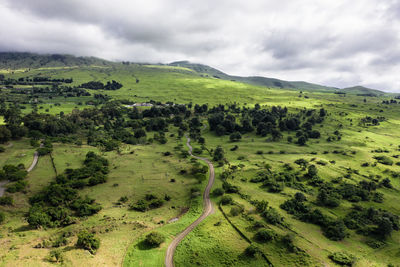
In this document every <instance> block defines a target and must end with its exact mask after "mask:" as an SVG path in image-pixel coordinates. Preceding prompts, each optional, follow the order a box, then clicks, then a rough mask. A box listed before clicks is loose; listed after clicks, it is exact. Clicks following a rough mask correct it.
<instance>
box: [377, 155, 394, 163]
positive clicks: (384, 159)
mask: <svg viewBox="0 0 400 267" xmlns="http://www.w3.org/2000/svg"><path fill="white" fill-rule="evenodd" d="M374 159H376V160H377V161H378V162H379V163H381V164H384V165H393V160H391V159H390V158H389V157H386V156H375V157H374Z"/></svg>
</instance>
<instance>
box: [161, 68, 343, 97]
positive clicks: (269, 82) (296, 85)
mask: <svg viewBox="0 0 400 267" xmlns="http://www.w3.org/2000/svg"><path fill="white" fill-rule="evenodd" d="M168 65H169V66H177V67H185V68H189V69H192V70H194V71H196V72H198V73H201V74H204V75H208V76H210V77H214V78H218V79H223V80H231V81H238V82H244V83H249V84H253V85H260V86H267V87H278V88H287V89H296V90H297V89H298V90H313V91H327V90H328V91H332V90H337V89H338V88H335V87H328V86H323V85H318V84H313V83H308V82H302V81H284V80H279V79H274V78H266V77H260V76H250V77H242V76H232V75H228V74H226V73H224V72H222V71H220V70H217V69H214V68H212V67H209V66H206V65H202V64H194V63H190V62H189V61H176V62H172V63H170V64H168Z"/></svg>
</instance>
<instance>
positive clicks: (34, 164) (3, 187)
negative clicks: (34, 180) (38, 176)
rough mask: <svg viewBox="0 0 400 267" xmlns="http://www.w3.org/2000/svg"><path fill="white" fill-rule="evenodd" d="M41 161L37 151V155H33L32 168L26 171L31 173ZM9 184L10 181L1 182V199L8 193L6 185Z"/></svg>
mask: <svg viewBox="0 0 400 267" xmlns="http://www.w3.org/2000/svg"><path fill="white" fill-rule="evenodd" d="M40 147H42V144H41V145H40ZM38 161H39V153H38V152H37V151H35V154H33V160H32V164H31V166H29V168H28V169H27V170H26V171H27V172H31V171H32V170H33V169H34V168H35V167H36V164H37V163H38ZM7 183H8V181H0V197H2V196H3V195H4V192H5V191H6V188H5V186H6V184H7Z"/></svg>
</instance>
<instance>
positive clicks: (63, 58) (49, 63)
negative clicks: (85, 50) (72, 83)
mask: <svg viewBox="0 0 400 267" xmlns="http://www.w3.org/2000/svg"><path fill="white" fill-rule="evenodd" d="M112 64H115V63H113V62H111V61H107V60H104V59H99V58H96V57H75V56H72V55H61V54H45V55H42V54H35V53H20V52H0V69H24V68H50V67H53V68H54V67H73V66H92V65H96V66H107V65H112Z"/></svg>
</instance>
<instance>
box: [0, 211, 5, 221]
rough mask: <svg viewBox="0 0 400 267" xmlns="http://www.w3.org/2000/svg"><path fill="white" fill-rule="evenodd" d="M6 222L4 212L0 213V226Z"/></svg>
mask: <svg viewBox="0 0 400 267" xmlns="http://www.w3.org/2000/svg"><path fill="white" fill-rule="evenodd" d="M5 220H6V215H5V214H4V212H1V211H0V224H2V223H3V222H4V221H5Z"/></svg>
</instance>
